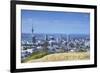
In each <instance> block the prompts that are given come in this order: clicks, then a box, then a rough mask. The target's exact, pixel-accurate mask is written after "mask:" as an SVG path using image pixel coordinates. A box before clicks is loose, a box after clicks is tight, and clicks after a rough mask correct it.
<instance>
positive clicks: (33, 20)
mask: <svg viewBox="0 0 100 73" xmlns="http://www.w3.org/2000/svg"><path fill="white" fill-rule="evenodd" d="M21 24H22V27H21V28H22V33H32V26H33V27H34V32H35V33H48V34H52V33H60V34H89V33H90V14H89V13H78V12H77V13H76V12H56V11H36V10H21Z"/></svg>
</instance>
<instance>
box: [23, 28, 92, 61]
mask: <svg viewBox="0 0 100 73" xmlns="http://www.w3.org/2000/svg"><path fill="white" fill-rule="evenodd" d="M89 50H90V39H89V37H71V36H70V35H67V36H66V37H62V36H61V37H54V36H50V35H47V34H45V37H44V39H39V38H37V37H36V36H35V35H34V33H33V29H32V41H31V42H28V41H23V40H22V42H21V58H22V59H25V58H26V57H27V56H29V55H31V54H32V53H33V52H37V51H38V52H41V51H46V52H48V54H49V53H63V52H87V51H89Z"/></svg>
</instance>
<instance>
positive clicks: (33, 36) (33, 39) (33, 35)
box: [32, 25, 36, 44]
mask: <svg viewBox="0 0 100 73" xmlns="http://www.w3.org/2000/svg"><path fill="white" fill-rule="evenodd" d="M35 42H36V38H35V34H34V27H33V25H32V43H33V44H34V43H35Z"/></svg>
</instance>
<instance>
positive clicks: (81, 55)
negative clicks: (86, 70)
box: [24, 52, 90, 63]
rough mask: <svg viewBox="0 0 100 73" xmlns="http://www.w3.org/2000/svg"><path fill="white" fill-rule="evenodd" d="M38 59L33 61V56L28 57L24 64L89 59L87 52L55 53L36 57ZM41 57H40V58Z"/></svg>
mask: <svg viewBox="0 0 100 73" xmlns="http://www.w3.org/2000/svg"><path fill="white" fill-rule="evenodd" d="M38 56H39V58H38V59H35V58H34V56H31V57H29V58H28V59H27V60H26V61H24V62H25V63H34V62H50V61H64V60H65V61H70V60H88V59H90V53H89V52H69V53H55V54H49V55H46V53H44V55H43V53H42V55H38ZM40 56H41V57H40Z"/></svg>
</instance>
